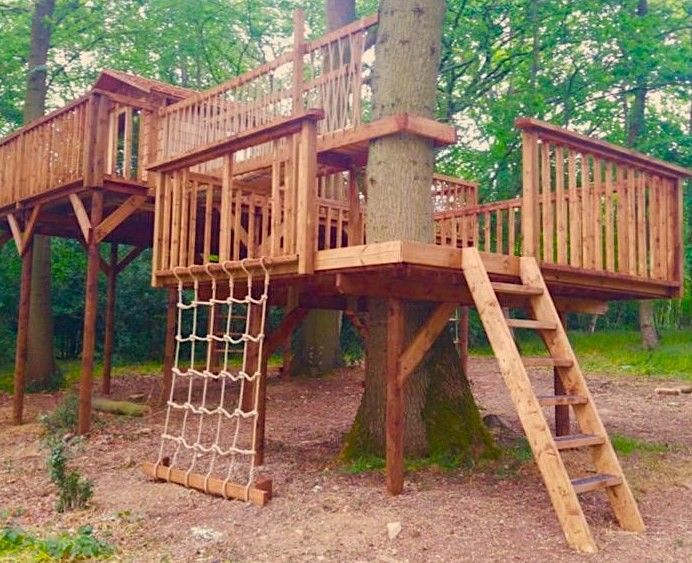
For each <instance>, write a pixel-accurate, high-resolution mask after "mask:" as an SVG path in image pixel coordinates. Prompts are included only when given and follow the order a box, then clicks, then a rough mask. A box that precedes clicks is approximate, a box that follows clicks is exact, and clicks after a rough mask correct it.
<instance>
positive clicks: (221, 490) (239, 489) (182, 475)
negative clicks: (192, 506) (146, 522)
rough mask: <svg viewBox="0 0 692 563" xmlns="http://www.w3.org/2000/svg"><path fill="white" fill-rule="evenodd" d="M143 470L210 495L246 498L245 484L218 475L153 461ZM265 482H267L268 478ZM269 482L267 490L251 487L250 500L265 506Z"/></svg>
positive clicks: (143, 466) (152, 475)
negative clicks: (203, 473) (166, 465)
mask: <svg viewBox="0 0 692 563" xmlns="http://www.w3.org/2000/svg"><path fill="white" fill-rule="evenodd" d="M142 471H143V472H144V474H145V475H148V476H149V477H153V478H154V479H159V480H163V481H169V482H171V483H176V484H178V485H183V486H186V487H190V488H192V489H196V490H198V491H202V492H203V493H207V494H210V495H215V496H218V497H224V498H233V499H238V500H245V491H246V488H245V485H238V484H237V483H231V482H228V483H227V482H226V481H225V479H218V478H216V477H209V478H207V476H206V475H201V474H199V473H188V472H187V471H183V470H182V469H175V468H173V467H165V466H164V465H157V464H155V463H151V462H145V463H144V464H142ZM264 482H265V483H267V481H266V480H265V481H264ZM268 483H269V484H268V485H265V487H268V488H269V490H267V488H262V489H259V488H257V487H250V488H249V489H248V490H247V495H248V500H249V501H250V502H251V503H253V504H256V505H257V506H264V505H265V504H267V502H269V499H270V498H271V481H269V482H268ZM257 484H259V483H257Z"/></svg>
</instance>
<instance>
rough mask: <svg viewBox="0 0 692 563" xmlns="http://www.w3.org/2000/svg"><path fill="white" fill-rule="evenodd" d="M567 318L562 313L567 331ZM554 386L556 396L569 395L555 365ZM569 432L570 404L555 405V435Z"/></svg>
mask: <svg viewBox="0 0 692 563" xmlns="http://www.w3.org/2000/svg"><path fill="white" fill-rule="evenodd" d="M566 320H567V319H566V317H565V313H560V322H561V323H562V326H563V327H564V328H565V331H567V324H566ZM553 388H554V389H555V396H556V397H560V396H563V395H567V389H565V385H564V383H563V382H562V376H561V375H560V368H559V366H554V367H553ZM569 433H570V423H569V405H555V435H556V436H567V435H569Z"/></svg>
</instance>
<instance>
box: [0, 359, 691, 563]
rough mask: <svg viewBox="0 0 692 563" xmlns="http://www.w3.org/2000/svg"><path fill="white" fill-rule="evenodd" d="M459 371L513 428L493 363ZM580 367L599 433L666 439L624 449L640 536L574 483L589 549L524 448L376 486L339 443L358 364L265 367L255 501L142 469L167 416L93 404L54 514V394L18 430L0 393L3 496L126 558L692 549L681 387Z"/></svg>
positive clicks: (676, 552)
mask: <svg viewBox="0 0 692 563" xmlns="http://www.w3.org/2000/svg"><path fill="white" fill-rule="evenodd" d="M470 377H471V379H472V382H473V388H474V393H475V395H476V398H477V400H478V402H479V404H480V405H481V406H482V408H483V410H484V412H485V413H494V414H497V415H499V416H500V417H501V418H502V419H503V420H504V421H506V423H507V424H508V425H509V426H511V427H512V428H515V429H516V430H517V431H519V424H518V421H517V418H516V415H515V414H514V409H513V407H512V404H511V402H510V401H509V396H508V393H507V391H506V388H505V387H504V384H503V382H502V380H501V378H500V375H499V372H498V369H497V364H496V363H495V361H494V360H491V359H487V360H486V359H472V361H471V367H470ZM532 378H533V379H534V384H535V386H536V389H537V390H539V391H540V390H541V389H542V388H544V390H547V389H548V385H549V384H550V383H551V382H552V374H551V373H550V372H549V371H548V370H541V369H537V370H533V371H532ZM589 379H590V385H591V389H592V391H593V393H594V396H595V399H596V403H597V405H598V406H599V408H600V412H601V414H602V416H603V419H604V422H605V424H606V426H607V427H608V429H609V431H610V432H611V433H618V434H622V435H626V436H629V437H636V438H639V439H642V440H646V441H649V442H656V443H661V442H663V443H666V444H668V445H669V447H668V448H667V449H666V451H663V452H648V451H635V452H634V453H632V454H631V455H628V456H621V459H622V463H623V466H624V468H625V471H626V473H627V475H628V477H629V479H630V483H631V485H632V487H633V489H634V491H635V495H636V497H637V499H638V501H639V505H640V509H641V512H642V514H643V516H644V519H645V521H646V524H647V531H646V532H645V533H644V534H633V533H628V532H623V531H621V530H620V529H619V528H618V527H617V525H616V523H615V521H614V519H613V517H612V515H611V512H610V509H609V506H608V503H607V499H606V496H605V494H604V493H602V492H597V493H591V494H590V495H586V496H582V499H583V506H584V509H585V512H586V513H587V518H588V519H589V521H590V523H591V525H592V531H593V533H594V536H595V538H596V540H597V543H598V545H599V547H600V551H599V553H598V554H596V555H594V556H583V555H578V554H576V553H575V552H573V551H571V550H570V549H569V548H568V547H567V546H566V544H565V542H564V539H563V535H562V532H561V530H560V527H559V525H558V522H557V519H556V517H555V514H554V512H553V510H552V507H551V505H550V501H549V499H548V495H547V493H546V491H545V489H544V487H543V484H542V482H541V480H540V476H539V474H538V472H537V470H536V469H535V465H534V464H533V462H532V461H528V462H526V463H522V464H519V463H514V464H511V463H507V462H503V463H498V464H495V465H491V466H488V467H484V468H482V469H480V470H479V469H476V470H475V471H468V470H455V471H443V470H439V469H438V470H436V469H425V470H421V471H418V472H415V473H413V474H408V475H407V480H406V484H405V489H404V493H403V494H402V495H400V496H398V497H390V496H388V495H387V493H386V491H385V489H384V477H383V474H382V473H381V472H379V471H372V472H365V473H359V474H352V473H349V472H347V471H345V470H344V469H343V468H341V467H339V466H338V464H337V463H336V462H335V458H336V457H337V455H338V453H339V447H340V441H341V438H342V435H343V433H344V432H346V431H347V430H348V428H349V424H350V422H351V421H352V419H353V416H354V413H355V410H356V408H357V406H358V402H359V399H360V395H361V391H362V385H361V383H362V370H359V369H357V368H353V369H344V370H341V371H340V372H339V373H337V374H334V375H333V376H330V377H327V378H323V379H319V380H292V381H280V380H278V379H274V380H270V383H269V386H268V420H267V438H268V442H267V459H266V461H267V464H266V467H265V468H264V472H265V473H267V474H268V475H270V476H271V478H272V480H273V483H274V498H273V500H272V501H271V502H270V503H269V504H268V505H267V506H266V507H264V508H258V507H256V506H252V505H245V504H243V503H241V502H237V501H225V500H222V499H216V498H212V497H209V496H207V495H204V494H202V493H198V492H195V491H191V490H187V489H185V488H183V487H180V486H177V485H172V484H167V483H155V482H152V481H150V480H149V479H147V478H146V477H145V476H144V475H143V474H142V473H141V472H140V470H139V469H138V467H137V464H138V463H139V462H141V461H145V460H148V461H155V459H156V455H157V452H158V447H159V434H160V432H161V428H162V424H163V415H164V413H163V412H154V413H152V414H151V415H150V416H146V417H144V418H139V419H132V418H125V417H120V416H113V415H103V414H101V415H99V417H98V418H99V422H98V424H97V426H96V429H95V430H94V431H93V432H92V434H91V435H90V436H89V438H88V440H87V441H85V442H84V443H82V444H80V445H79V446H78V447H77V451H76V455H75V458H74V460H73V463H74V465H75V466H78V467H79V468H80V469H81V470H82V471H83V473H84V474H85V475H87V476H88V477H89V478H91V479H93V481H94V484H95V490H94V497H93V501H92V506H91V508H89V509H87V510H84V511H80V512H76V513H69V514H65V515H58V514H56V513H55V511H54V510H53V507H54V504H55V492H54V489H53V487H52V485H51V484H50V482H49V480H48V477H47V472H46V469H45V462H44V457H45V454H44V452H43V451H42V450H41V446H40V441H39V436H40V431H41V427H40V425H39V424H38V423H37V422H35V419H36V416H37V414H38V413H40V412H46V411H47V410H49V409H50V408H52V407H53V406H54V405H55V404H56V403H57V401H58V400H59V398H60V397H59V396H58V395H31V396H29V397H28V399H27V414H28V418H29V420H31V421H32V422H30V423H28V424H25V425H24V426H21V427H18V428H17V427H13V426H11V425H10V424H9V420H10V413H11V404H10V398H9V397H8V396H6V395H4V396H2V397H1V398H0V508H1V509H2V510H3V514H4V515H7V514H10V513H12V514H17V515H18V516H15V517H14V522H15V523H16V524H18V525H20V526H22V527H24V528H26V529H29V530H33V531H35V532H37V533H41V534H50V533H53V532H57V531H64V530H69V529H72V530H74V529H76V528H77V527H79V526H81V525H84V524H90V525H92V526H93V527H94V529H95V533H96V535H97V536H99V537H101V538H106V539H108V541H110V542H112V543H113V544H114V545H116V547H117V550H118V553H117V556H116V557H117V558H119V559H121V560H126V561H226V560H229V561H384V562H392V561H411V562H414V561H415V562H418V561H582V560H594V561H618V562H619V561H692V509H691V508H690V506H691V504H692V397H691V396H690V395H681V396H665V395H657V394H655V393H654V389H655V388H656V387H657V386H658V385H661V382H660V381H656V380H655V379H645V378H638V379H634V378H627V379H625V378H616V377H604V376H596V375H592V376H590V377H589ZM158 383H159V381H158V380H157V379H154V378H148V377H139V376H136V375H133V376H131V377H123V378H118V379H117V380H116V381H115V382H114V395H115V397H116V398H127V397H128V396H130V395H131V394H132V393H135V392H141V393H145V394H147V395H148V394H150V393H153V394H155V393H156V389H157V385H158ZM670 384H671V382H666V385H670ZM572 461H573V462H574V463H577V464H578V463H580V461H579V459H578V458H575V460H572ZM392 522H399V523H401V526H402V530H401V533H400V534H399V535H398V536H397V537H396V538H395V539H389V537H388V534H387V524H388V523H392Z"/></svg>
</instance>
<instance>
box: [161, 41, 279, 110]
mask: <svg viewBox="0 0 692 563" xmlns="http://www.w3.org/2000/svg"><path fill="white" fill-rule="evenodd" d="M291 60H292V51H287V52H286V53H283V54H282V55H279V56H278V57H277V58H275V59H272V60H271V61H269V62H266V63H264V64H263V65H260V66H258V67H257V68H254V69H252V70H250V71H248V72H244V73H243V74H239V75H238V76H234V77H233V78H230V79H229V80H226V81H225V82H222V83H221V84H217V85H216V86H214V87H212V88H209V89H208V90H203V91H202V92H196V93H194V94H192V95H191V96H190V97H188V98H185V99H184V100H180V101H179V102H176V103H174V104H171V105H169V106H166V107H165V108H161V111H162V112H163V114H164V115H165V114H167V113H175V112H176V111H178V110H181V109H185V108H186V107H189V106H193V105H195V104H198V103H200V102H203V101H204V100H206V99H207V98H210V97H212V96H214V95H215V94H218V93H219V92H224V91H225V90H231V89H233V88H237V87H239V86H242V85H243V84H245V83H246V82H250V81H251V80H254V79H255V78H257V77H258V76H262V75H263V74H268V73H269V72H271V71H272V70H274V69H276V68H278V67H280V66H281V65H282V64H286V63H289V62H291Z"/></svg>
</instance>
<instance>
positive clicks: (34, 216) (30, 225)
mask: <svg viewBox="0 0 692 563" xmlns="http://www.w3.org/2000/svg"><path fill="white" fill-rule="evenodd" d="M41 208H42V205H41V204H40V203H37V204H36V206H35V207H34V208H33V209H32V210H31V215H29V220H28V221H27V222H26V225H24V232H23V233H22V249H26V247H27V244H28V241H29V240H30V239H31V237H33V236H34V231H35V230H36V224H37V222H38V218H39V215H40V214H41Z"/></svg>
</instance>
